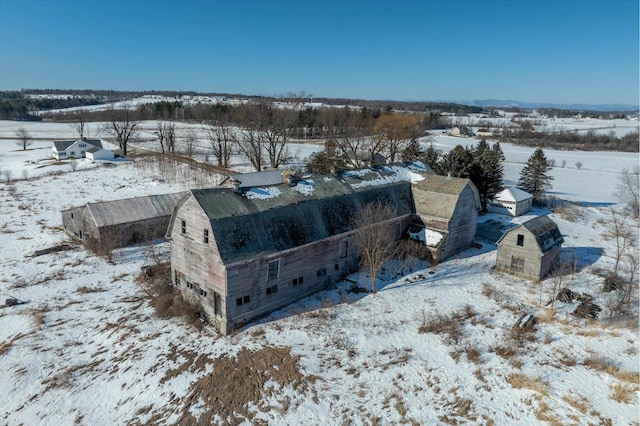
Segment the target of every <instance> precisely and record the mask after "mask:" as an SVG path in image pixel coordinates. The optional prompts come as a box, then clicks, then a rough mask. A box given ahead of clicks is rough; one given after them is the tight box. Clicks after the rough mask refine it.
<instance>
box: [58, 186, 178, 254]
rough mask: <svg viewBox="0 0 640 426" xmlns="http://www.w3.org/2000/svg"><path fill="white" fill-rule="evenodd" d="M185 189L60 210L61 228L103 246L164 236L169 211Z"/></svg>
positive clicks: (113, 246)
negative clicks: (172, 192) (171, 192)
mask: <svg viewBox="0 0 640 426" xmlns="http://www.w3.org/2000/svg"><path fill="white" fill-rule="evenodd" d="M186 194H187V193H186V192H179V193H174V194H162V195H149V196H146V197H136V198H128V199H124V200H116V201H105V202H99V203H87V204H85V205H84V206H78V207H72V208H70V209H67V210H63V211H62V212H61V213H62V226H63V227H64V229H65V231H66V232H67V233H69V234H70V235H73V236H75V237H77V238H80V239H81V240H90V239H95V240H96V242H97V243H98V244H101V245H103V246H105V248H109V249H111V248H116V247H123V246H126V245H127V244H131V243H138V242H142V241H149V240H152V239H154V238H160V237H164V236H165V234H166V231H167V225H168V224H169V220H170V219H171V213H172V212H173V208H174V207H175V206H176V204H177V203H178V201H180V199H181V198H182V197H184V196H185V195H186Z"/></svg>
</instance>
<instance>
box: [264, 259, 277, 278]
mask: <svg viewBox="0 0 640 426" xmlns="http://www.w3.org/2000/svg"><path fill="white" fill-rule="evenodd" d="M279 273H280V259H277V260H272V261H271V262H269V264H268V265H267V281H273V280H277V279H278V274H279Z"/></svg>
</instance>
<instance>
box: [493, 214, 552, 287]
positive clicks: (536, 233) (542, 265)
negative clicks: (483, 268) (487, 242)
mask: <svg viewBox="0 0 640 426" xmlns="http://www.w3.org/2000/svg"><path fill="white" fill-rule="evenodd" d="M562 243H564V239H563V238H562V234H561V233H560V230H559V229H558V225H556V223H555V222H554V221H553V220H551V219H550V218H549V217H548V216H538V217H536V218H534V219H531V220H529V221H527V222H524V223H523V224H521V225H519V226H517V227H515V228H511V229H509V230H508V231H506V232H505V233H504V234H503V235H502V237H500V239H499V240H498V242H497V244H498V253H497V255H496V269H498V270H500V271H504V272H508V273H510V274H513V275H516V276H519V277H523V278H529V279H532V280H536V281H537V280H540V279H542V278H544V277H545V276H546V275H547V274H548V273H549V272H550V271H551V270H552V269H553V268H554V266H555V265H556V263H557V262H558V260H559V257H560V251H561V249H562Z"/></svg>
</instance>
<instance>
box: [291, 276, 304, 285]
mask: <svg viewBox="0 0 640 426" xmlns="http://www.w3.org/2000/svg"><path fill="white" fill-rule="evenodd" d="M302 283H304V277H298V278H294V279H293V285H299V284H302Z"/></svg>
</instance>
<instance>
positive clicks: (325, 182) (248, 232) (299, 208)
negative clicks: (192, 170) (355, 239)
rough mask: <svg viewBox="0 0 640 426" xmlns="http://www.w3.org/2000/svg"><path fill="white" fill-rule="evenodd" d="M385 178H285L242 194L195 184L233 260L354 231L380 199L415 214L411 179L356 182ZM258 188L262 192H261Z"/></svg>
mask: <svg viewBox="0 0 640 426" xmlns="http://www.w3.org/2000/svg"><path fill="white" fill-rule="evenodd" d="M380 178H381V175H380V174H378V173H375V172H374V173H373V174H371V173H367V174H366V175H365V176H354V175H350V176H345V175H344V174H336V175H318V176H313V177H310V178H306V179H305V180H304V181H303V182H298V184H297V185H296V186H293V187H291V186H289V185H288V184H286V183H285V184H280V185H276V186H272V187H262V188H252V189H251V190H249V191H247V192H240V193H239V192H236V191H234V190H233V189H230V188H212V189H193V190H191V196H192V197H193V198H194V199H195V201H196V202H197V203H198V204H199V205H200V207H201V208H202V211H203V212H204V214H206V215H207V217H208V218H209V221H210V223H211V229H212V231H213V235H214V236H215V240H216V244H217V246H218V251H219V253H220V256H221V258H222V260H223V261H224V262H225V263H227V264H228V263H233V262H238V261H243V260H246V259H249V258H251V257H254V256H255V255H257V254H258V253H275V252H278V251H282V250H287V249H290V248H294V247H298V246H300V245H303V244H308V243H311V242H314V241H319V240H321V239H325V238H328V237H330V236H333V235H337V234H340V233H343V232H347V231H350V230H351V229H352V223H351V217H352V215H353V213H354V212H355V211H357V210H358V209H359V208H360V207H361V206H362V205H364V204H367V203H369V202H371V201H374V200H382V201H385V202H387V203H389V204H391V205H392V206H393V207H394V209H395V210H396V214H397V215H398V216H405V215H409V214H412V213H413V211H414V210H413V198H412V195H411V183H410V182H409V181H407V180H404V179H399V180H396V181H390V180H387V181H384V180H383V181H381V182H379V183H378V184H377V185H369V186H358V185H356V183H359V182H360V183H361V182H362V180H363V179H371V180H379V179H380ZM301 185H302V187H303V188H302V187H301V188H298V186H301ZM256 191H257V192H256ZM258 192H259V193H260V194H261V196H255V194H257V193H258ZM187 199H188V198H185V199H184V200H183V201H182V202H181V203H180V204H179V205H178V209H179V208H180V205H182V203H184V202H186V200H187ZM178 209H176V213H175V214H174V215H173V217H172V221H174V220H175V217H176V214H177V210H178ZM170 229H171V226H170Z"/></svg>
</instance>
